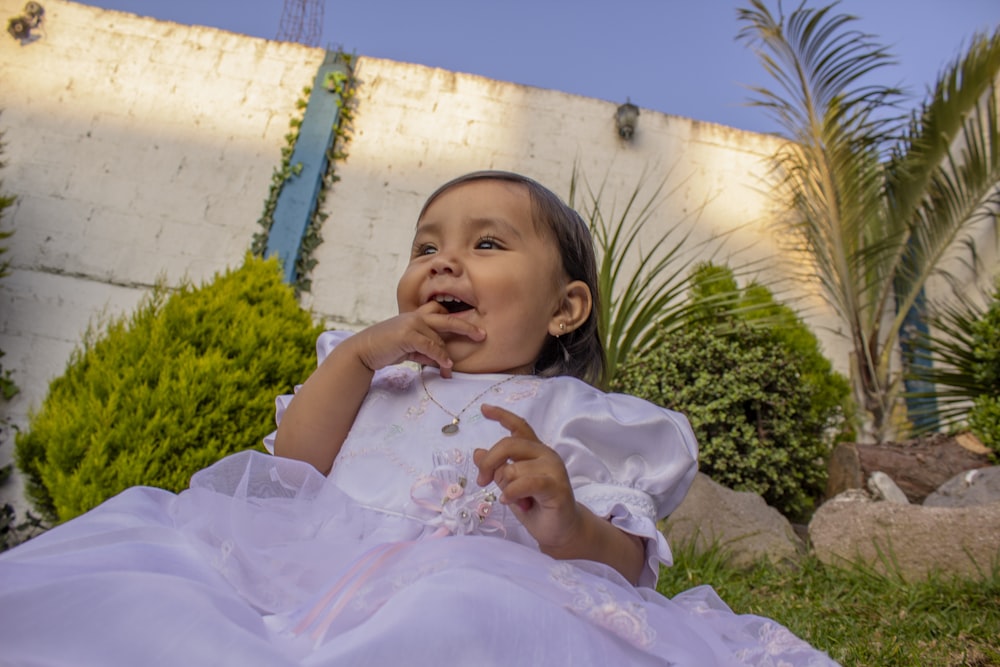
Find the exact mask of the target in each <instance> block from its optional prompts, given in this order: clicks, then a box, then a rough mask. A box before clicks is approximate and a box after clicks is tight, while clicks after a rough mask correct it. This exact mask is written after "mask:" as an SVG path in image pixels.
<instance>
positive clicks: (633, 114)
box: [615, 97, 639, 139]
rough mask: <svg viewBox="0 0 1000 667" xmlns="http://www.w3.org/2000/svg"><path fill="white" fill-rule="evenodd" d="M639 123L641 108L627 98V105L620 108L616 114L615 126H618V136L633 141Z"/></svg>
mask: <svg viewBox="0 0 1000 667" xmlns="http://www.w3.org/2000/svg"><path fill="white" fill-rule="evenodd" d="M638 123H639V107H637V106H636V105H634V104H632V101H631V100H630V99H629V98H627V97H626V98H625V104H623V105H621V106H620V107H618V111H616V112H615V125H617V126H618V134H619V135H621V136H622V137H623V138H625V139H631V138H632V134H633V133H635V126H636V125H637V124H638Z"/></svg>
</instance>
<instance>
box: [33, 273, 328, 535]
mask: <svg viewBox="0 0 1000 667" xmlns="http://www.w3.org/2000/svg"><path fill="white" fill-rule="evenodd" d="M320 331H321V327H319V326H316V325H314V324H313V322H312V319H311V317H310V315H309V314H308V313H307V312H305V311H304V310H302V309H301V308H300V307H299V305H298V303H297V302H296V300H295V297H294V294H293V290H292V288H291V287H289V286H288V285H285V284H284V283H282V281H281V275H280V272H279V269H278V264H277V262H276V261H275V260H269V261H265V260H261V259H254V258H251V257H248V258H247V260H246V263H245V264H244V265H243V266H242V267H241V268H239V269H236V270H230V271H228V272H226V273H225V274H222V275H216V276H215V278H214V279H213V280H212V281H211V282H209V283H207V284H205V285H202V286H201V287H199V288H195V287H193V286H191V285H185V286H183V287H181V288H180V289H178V290H177V291H175V292H174V293H172V294H168V292H167V290H166V289H163V288H158V289H155V290H154V291H153V293H152V295H151V296H150V297H149V298H148V299H146V300H145V301H144V302H143V303H142V304H141V305H140V307H139V308H138V309H137V311H136V312H135V313H134V314H132V315H131V316H128V317H123V318H120V319H117V320H115V321H112V322H111V323H110V324H109V325H107V326H106V328H105V330H104V331H102V332H100V333H99V335H98V334H95V333H94V332H93V331H91V332H90V333H88V335H87V336H86V337H85V339H84V342H83V345H82V347H81V348H80V349H78V350H76V351H75V352H74V354H73V356H72V358H71V359H70V361H69V364H68V366H67V368H66V372H65V373H64V374H63V375H62V376H61V377H59V378H57V379H55V380H54V381H53V382H52V384H51V385H50V387H49V393H48V396H47V397H46V399H45V401H44V403H43V404H42V406H41V408H40V410H39V411H37V412H36V413H34V414H32V415H30V417H29V426H28V429H27V430H26V431H24V432H22V433H20V434H18V436H17V439H16V457H17V464H18V467H19V468H20V469H21V471H22V472H23V473H24V474H25V477H26V486H27V492H28V495H29V497H30V498H31V500H32V501H33V502H34V503H35V506H36V508H37V509H38V510H39V511H40V512H41V513H42V514H43V516H45V517H46V518H48V519H50V520H56V521H65V520H67V519H70V518H72V517H74V516H77V515H79V514H82V513H83V512H85V511H87V510H89V509H91V508H92V507H95V506H96V505H98V504H100V503H101V502H103V501H104V500H106V499H108V498H110V497H111V496H113V495H115V494H117V493H119V492H120V491H122V490H124V489H125V488H127V487H129V486H134V485H150V486H157V487H161V488H164V489H168V490H171V491H179V490H181V489H183V488H185V487H186V486H187V484H188V480H189V478H190V476H191V475H192V474H193V473H194V472H195V471H197V470H198V469H200V468H203V467H205V466H207V465H209V464H211V463H213V462H214V461H216V460H218V459H220V458H222V457H223V456H225V455H227V454H230V453H233V452H236V451H240V450H244V449H251V448H255V447H260V446H261V445H260V443H261V438H262V437H263V436H264V435H265V434H267V433H268V432H269V431H271V430H272V429H273V428H274V397H275V396H276V395H278V394H282V393H290V391H291V390H292V389H293V388H294V386H295V384H296V383H298V382H301V381H302V380H303V379H304V378H305V377H306V376H307V375H308V374H309V372H310V371H311V370H312V369H313V368H314V365H315V352H314V350H315V348H314V345H315V340H316V337H317V336H318V335H319V333H320Z"/></svg>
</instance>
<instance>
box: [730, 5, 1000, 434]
mask: <svg viewBox="0 0 1000 667" xmlns="http://www.w3.org/2000/svg"><path fill="white" fill-rule="evenodd" d="M834 7H835V4H834V5H829V6H826V7H823V8H821V9H812V8H807V7H806V6H805V3H804V2H803V4H801V5H799V6H798V8H797V9H795V10H794V11H793V12H791V13H790V14H788V15H787V16H784V15H783V14H782V13H781V12H780V9H779V14H778V16H775V15H773V14H772V13H771V12H770V11H769V10H768V9H767V7H766V6H765V4H764V2H763V0H750V7H749V8H747V9H740V10H739V19H740V21H741V23H743V24H744V25H743V27H742V29H741V31H740V33H739V39H741V40H743V41H744V42H745V43H747V44H748V45H749V46H750V47H751V48H752V49H753V50H754V52H755V54H756V55H757V57H758V59H759V60H760V62H761V63H762V65H763V66H764V69H765V70H766V71H767V72H768V74H769V75H770V76H771V77H772V78H773V80H774V81H775V82H776V83H777V88H776V89H775V90H771V89H768V88H766V87H755V88H753V91H754V99H753V103H754V104H756V105H758V106H761V107H763V108H764V109H765V110H766V111H767V112H768V113H769V114H770V115H771V116H772V117H773V118H775V119H776V120H777V121H778V123H779V124H780V127H781V131H780V132H779V133H778V134H779V136H781V137H782V138H784V139H786V140H787V141H786V143H785V144H784V146H783V148H781V149H780V150H779V151H778V152H777V153H776V154H775V155H774V156H773V165H774V172H773V175H774V178H775V180H774V185H775V188H774V193H775V195H776V197H778V198H779V201H780V202H781V204H782V205H783V206H784V207H785V209H786V211H787V213H788V215H787V217H786V220H785V224H786V225H787V229H788V230H789V231H790V232H792V234H791V238H792V239H794V241H793V242H794V244H795V246H796V248H797V249H798V250H801V251H804V252H805V253H807V256H808V257H809V258H810V260H811V262H812V264H813V268H814V270H815V273H816V275H817V276H818V280H819V282H820V285H821V287H822V291H823V293H824V295H825V297H826V299H827V301H828V302H829V303H830V304H831V306H832V308H833V310H834V311H835V313H836V315H837V316H838V317H839V318H840V320H841V321H842V323H843V325H844V327H845V330H846V332H847V334H848V335H849V336H850V338H851V343H852V353H851V357H852V358H851V382H852V387H853V390H854V396H855V400H856V401H857V403H858V406H859V408H861V410H862V411H863V412H864V413H865V421H866V423H865V424H862V425H859V427H863V428H864V430H863V432H864V433H866V434H867V435H868V437H869V439H874V440H875V441H882V440H884V439H885V438H886V437H888V436H890V435H891V429H892V427H893V424H892V419H891V418H892V416H893V410H894V409H895V408H896V407H898V406H897V403H898V397H899V392H900V387H899V383H900V378H901V377H902V375H901V372H900V370H901V369H900V368H899V366H898V362H897V361H894V358H895V355H896V354H897V352H898V349H899V346H900V344H901V343H905V341H904V340H902V335H903V332H904V331H905V329H906V327H904V320H905V319H906V318H907V314H908V313H910V312H911V311H912V310H913V309H914V308H915V307H916V308H919V306H920V305H921V300H922V298H923V297H922V295H923V289H924V286H925V284H926V282H927V280H928V278H929V277H930V276H931V275H932V274H934V273H935V272H940V271H941V270H942V264H943V260H944V259H945V258H946V257H947V256H948V253H949V252H951V251H954V250H955V248H956V247H957V246H958V245H959V243H958V242H959V241H961V240H962V239H963V238H964V237H965V236H966V235H967V234H968V232H969V230H970V227H971V226H972V225H973V224H974V223H976V222H977V221H979V220H982V219H983V218H984V217H993V218H995V216H996V215H997V211H998V209H1000V194H998V183H1000V125H998V123H997V95H996V90H995V84H996V81H997V77H998V73H1000V30H997V31H996V32H995V33H994V34H993V35H992V36H983V35H980V36H975V37H974V38H973V39H972V40H971V43H970V45H969V47H968V49H967V51H966V52H965V54H964V55H963V56H962V57H960V58H958V59H957V60H956V61H955V62H954V63H952V64H950V65H949V66H948V67H946V68H945V69H944V71H943V72H942V73H941V75H940V76H939V78H938V80H937V83H936V85H935V87H934V89H933V90H932V91H930V92H929V94H928V98H927V99H926V100H925V101H924V102H923V103H922V104H921V105H920V106H919V108H918V109H917V110H915V111H913V112H912V113H910V114H906V115H900V114H897V113H896V112H895V109H896V108H898V106H897V105H898V104H899V103H900V102H901V101H902V99H903V98H902V93H901V91H900V90H898V89H896V88H893V87H889V86H882V85H879V84H877V83H873V82H872V75H873V74H875V73H876V72H877V71H878V70H879V69H880V68H882V67H884V66H886V65H889V64H892V60H891V57H890V56H889V54H888V53H887V52H886V51H885V50H884V49H883V48H882V47H881V46H879V45H878V44H877V43H875V42H874V41H873V39H872V37H871V36H870V35H866V34H864V33H862V32H860V31H858V30H855V29H853V28H852V27H851V24H852V23H853V22H854V21H856V20H857V18H856V17H853V16H849V15H844V14H835V13H833V11H832V10H833V9H834ZM918 314H919V313H918Z"/></svg>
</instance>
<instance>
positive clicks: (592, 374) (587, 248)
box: [420, 170, 606, 385]
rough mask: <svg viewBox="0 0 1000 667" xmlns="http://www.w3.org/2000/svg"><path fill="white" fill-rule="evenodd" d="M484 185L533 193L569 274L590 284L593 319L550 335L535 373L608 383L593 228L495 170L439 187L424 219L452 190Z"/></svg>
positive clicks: (548, 194)
mask: <svg viewBox="0 0 1000 667" xmlns="http://www.w3.org/2000/svg"><path fill="white" fill-rule="evenodd" d="M484 180H496V181H506V182H508V183H520V184H521V185H523V186H525V187H526V188H528V195H529V197H530V199H531V209H532V216H533V220H532V222H533V223H534V224H535V226H536V227H538V228H539V229H541V230H542V231H543V232H544V233H547V234H550V235H551V236H552V238H553V239H554V240H555V241H556V244H557V246H558V247H559V256H560V257H561V258H562V265H563V270H564V271H565V272H566V275H567V276H569V279H570V280H580V281H583V282H584V283H586V285H587V287H589V288H590V295H591V298H592V299H593V304H592V306H591V309H590V314H589V315H588V316H587V320H586V321H585V322H584V323H583V324H582V325H580V326H579V327H577V328H576V329H574V330H573V331H570V332H569V333H567V334H564V335H562V336H560V337H559V338H556V337H554V336H549V338H548V339H547V340H546V341H545V345H543V346H542V352H541V354H539V355H538V359H536V360H535V373H536V374H537V375H541V376H545V377H551V376H555V375H571V376H573V377H576V378H579V379H581V380H583V381H584V382H588V383H590V384H592V385H599V384H600V383H601V381H602V380H603V378H604V368H605V363H606V361H605V360H606V357H605V355H604V346H603V345H602V344H601V334H600V331H599V330H598V315H597V314H598V312H599V310H600V294H599V293H598V289H597V259H596V257H595V255H594V241H593V239H592V238H591V236H590V229H589V228H588V227H587V223H586V222H584V221H583V218H581V217H580V214H579V213H577V212H576V211H574V210H573V209H571V208H570V207H569V206H567V205H566V204H565V203H564V202H563V200H562V199H560V198H559V197H558V196H557V195H556V194H555V193H553V192H552V191H551V190H549V189H548V188H547V187H545V186H544V185H542V184H541V183H539V182H537V181H535V180H532V179H530V178H528V177H527V176H522V175H520V174H515V173H513V172H509V171H492V170H489V171H474V172H472V173H469V174H465V175H464V176H459V177H458V178H455V179H452V180H450V181H448V182H447V183H445V184H444V185H442V186H441V187H439V188H438V189H437V190H435V191H434V193H433V194H431V196H430V197H428V198H427V201H426V202H425V203H424V206H423V208H422V209H421V210H420V217H423V215H424V212H425V211H426V210H427V207H428V206H430V204H431V202H433V201H434V200H435V199H437V198H438V196H440V195H441V193H443V192H445V191H446V190H450V189H451V188H453V187H455V186H457V185H461V184H463V183H469V182H472V181H484Z"/></svg>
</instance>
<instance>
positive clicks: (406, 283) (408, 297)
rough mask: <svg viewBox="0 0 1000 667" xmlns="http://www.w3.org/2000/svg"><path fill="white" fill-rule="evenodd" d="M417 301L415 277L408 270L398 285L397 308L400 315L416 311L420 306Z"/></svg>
mask: <svg viewBox="0 0 1000 667" xmlns="http://www.w3.org/2000/svg"><path fill="white" fill-rule="evenodd" d="M416 299H417V294H416V287H415V286H414V283H413V276H412V275H411V272H410V270H409V269H407V270H406V271H404V272H403V275H402V276H401V277H400V279H399V282H398V283H397V284H396V308H397V309H398V310H399V312H400V313H406V312H409V311H411V310H416V309H417V308H418V307H419V305H420V304H418V303H415V301H416Z"/></svg>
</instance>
